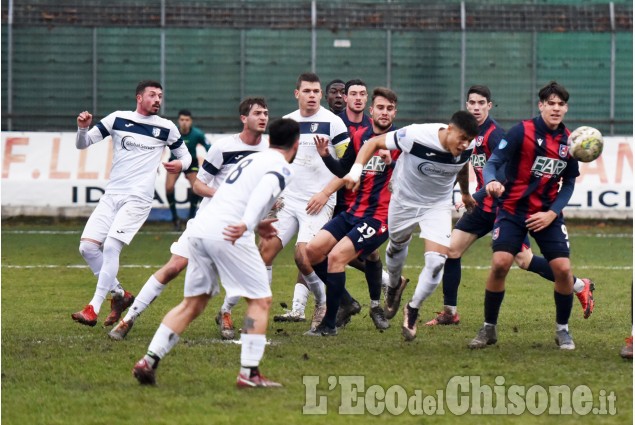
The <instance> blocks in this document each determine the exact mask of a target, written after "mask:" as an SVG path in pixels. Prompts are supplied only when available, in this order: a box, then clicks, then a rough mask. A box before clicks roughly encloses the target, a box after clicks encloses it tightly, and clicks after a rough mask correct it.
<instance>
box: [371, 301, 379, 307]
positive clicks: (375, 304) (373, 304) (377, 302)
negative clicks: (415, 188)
mask: <svg viewBox="0 0 635 425" xmlns="http://www.w3.org/2000/svg"><path fill="white" fill-rule="evenodd" d="M373 307H379V300H370V308H373Z"/></svg>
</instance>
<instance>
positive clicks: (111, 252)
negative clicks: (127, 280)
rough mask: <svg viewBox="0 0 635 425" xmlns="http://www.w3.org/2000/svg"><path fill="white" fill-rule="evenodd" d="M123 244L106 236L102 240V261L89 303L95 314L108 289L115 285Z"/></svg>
mask: <svg viewBox="0 0 635 425" xmlns="http://www.w3.org/2000/svg"><path fill="white" fill-rule="evenodd" d="M123 245H124V243H123V242H121V241H120V240H117V239H114V238H111V237H108V238H106V241H105V242H104V251H103V252H104V262H103V264H102V265H101V270H100V271H99V277H98V279H97V288H95V294H94V295H93V299H92V300H91V301H90V303H89V304H90V305H92V306H93V309H94V310H95V314H99V310H101V305H102V303H103V302H104V300H105V299H106V295H107V294H108V291H110V290H111V289H113V288H114V287H115V285H116V283H115V282H116V277H117V271H118V270H119V254H120V253H121V249H122V248H123Z"/></svg>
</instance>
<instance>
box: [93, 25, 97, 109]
mask: <svg viewBox="0 0 635 425" xmlns="http://www.w3.org/2000/svg"><path fill="white" fill-rule="evenodd" d="M92 112H93V115H95V116H96V115H97V27H93V109H92Z"/></svg>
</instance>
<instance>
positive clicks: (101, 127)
mask: <svg viewBox="0 0 635 425" xmlns="http://www.w3.org/2000/svg"><path fill="white" fill-rule="evenodd" d="M95 127H97V129H98V130H99V132H100V133H101V137H103V138H104V139H105V138H106V137H108V136H110V133H109V132H108V130H107V129H106V127H104V125H103V124H102V123H101V122H98V123H97V125H96V126H95Z"/></svg>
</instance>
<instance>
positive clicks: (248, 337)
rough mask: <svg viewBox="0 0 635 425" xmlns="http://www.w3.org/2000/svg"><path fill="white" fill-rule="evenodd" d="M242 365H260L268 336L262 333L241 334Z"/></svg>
mask: <svg viewBox="0 0 635 425" xmlns="http://www.w3.org/2000/svg"><path fill="white" fill-rule="evenodd" d="M240 342H241V346H240V365H241V366H243V367H258V365H259V364H260V360H262V356H263V355H264V354H265V344H266V343H267V338H266V337H265V336H264V335H261V334H240Z"/></svg>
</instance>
